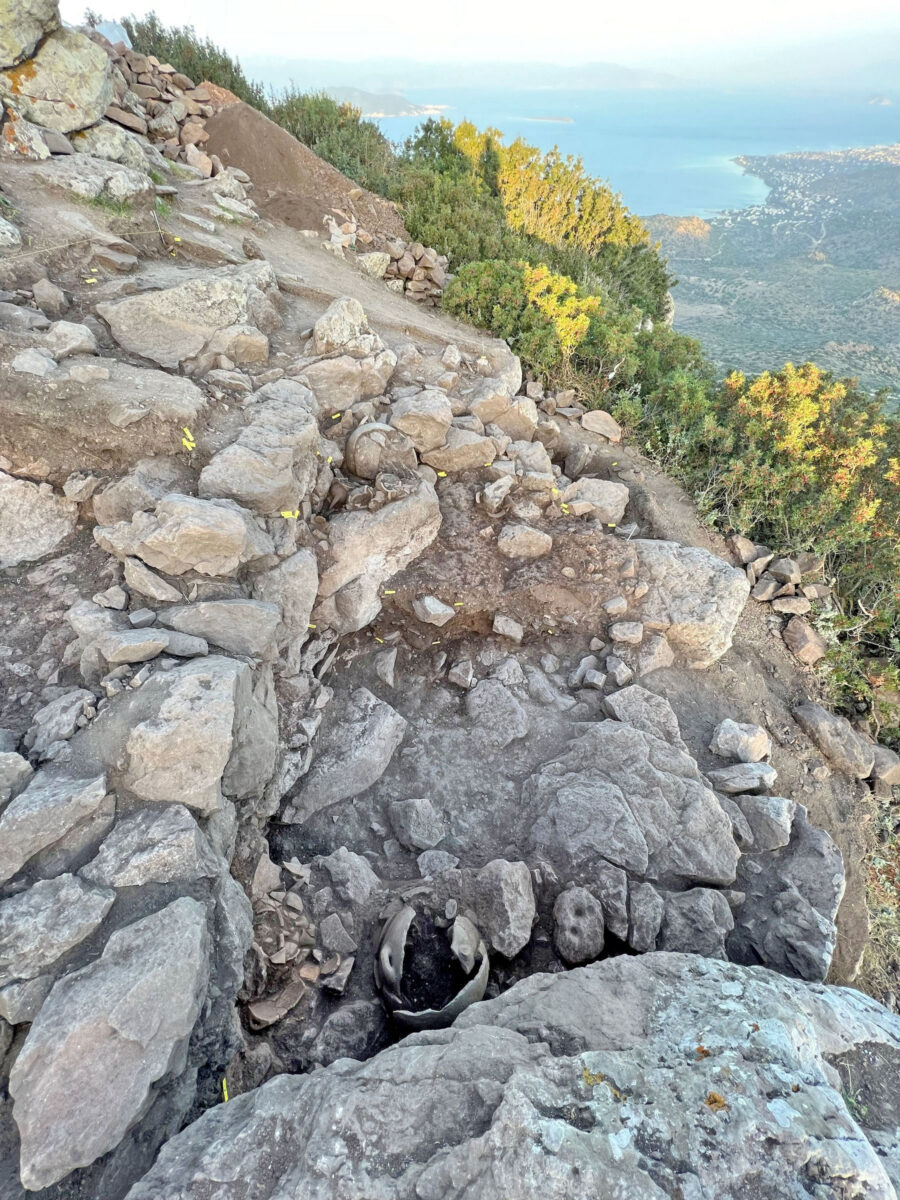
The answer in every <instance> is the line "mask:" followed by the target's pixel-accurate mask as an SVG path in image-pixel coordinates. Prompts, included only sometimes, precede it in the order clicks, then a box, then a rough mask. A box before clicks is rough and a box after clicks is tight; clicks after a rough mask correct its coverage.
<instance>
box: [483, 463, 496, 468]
mask: <svg viewBox="0 0 900 1200" xmlns="http://www.w3.org/2000/svg"><path fill="white" fill-rule="evenodd" d="M484 465H485V466H486V467H492V466H493V465H494V464H493V463H485V464H484Z"/></svg>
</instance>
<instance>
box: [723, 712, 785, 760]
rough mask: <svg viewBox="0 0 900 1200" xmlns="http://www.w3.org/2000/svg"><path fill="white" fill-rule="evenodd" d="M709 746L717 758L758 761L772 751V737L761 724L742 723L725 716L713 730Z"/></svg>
mask: <svg viewBox="0 0 900 1200" xmlns="http://www.w3.org/2000/svg"><path fill="white" fill-rule="evenodd" d="M709 748H710V750H711V751H712V752H713V754H716V755H718V756H719V758H736V759H738V760H739V761H740V762H760V761H761V760H762V759H764V758H768V757H769V755H770V754H771V753H772V739H771V738H770V737H769V735H768V733H766V731H765V729H763V728H762V726H761V725H744V724H741V723H740V722H738V721H732V720H731V719H730V718H726V719H725V720H724V721H720V722H719V724H718V725H717V726H716V728H715V730H714V731H713V735H712V741H711V742H710V744H709Z"/></svg>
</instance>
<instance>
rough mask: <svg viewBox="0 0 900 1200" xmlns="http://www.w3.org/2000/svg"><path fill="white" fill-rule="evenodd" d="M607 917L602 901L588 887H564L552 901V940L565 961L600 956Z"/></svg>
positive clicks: (577, 961) (578, 961) (577, 964)
mask: <svg viewBox="0 0 900 1200" xmlns="http://www.w3.org/2000/svg"><path fill="white" fill-rule="evenodd" d="M605 928H606V921H605V917H604V912H603V905H602V904H601V903H600V901H599V900H597V899H596V897H595V896H593V895H592V894H591V893H590V892H589V891H588V890H587V888H581V887H574V888H566V890H565V891H563V892H560V894H559V895H558V896H557V898H556V903H555V904H554V905H553V942H554V945H555V946H556V949H557V951H558V952H559V954H560V955H561V957H562V958H563V959H565V961H566V962H567V963H571V964H572V965H573V966H579V965H580V964H581V963H586V962H591V961H592V960H593V959H595V958H599V957H600V954H601V953H602V951H603V945H604V931H605Z"/></svg>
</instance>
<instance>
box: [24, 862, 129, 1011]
mask: <svg viewBox="0 0 900 1200" xmlns="http://www.w3.org/2000/svg"><path fill="white" fill-rule="evenodd" d="M114 899H115V892H113V891H111V890H110V889H109V888H105V887H95V886H93V885H91V884H90V883H85V882H84V881H83V880H81V879H79V878H78V877H77V876H75V875H68V874H66V875H58V876H57V877H56V878H55V879H43V880H40V881H39V882H37V883H35V884H34V885H33V886H32V887H30V888H28V890H27V891H24V892H19V893H18V894H17V895H15V896H11V897H10V898H9V899H8V900H3V901H0V989H2V988H4V987H6V986H7V985H9V984H11V983H16V982H19V981H22V980H27V979H34V978H35V977H36V976H38V975H43V974H45V973H46V972H47V971H49V970H50V969H51V968H53V967H54V966H55V964H56V963H57V962H59V960H60V959H62V958H63V957H64V956H65V955H66V954H68V953H69V951H70V950H73V949H74V948H75V947H76V946H78V945H80V944H81V943H82V942H83V941H84V940H85V938H88V937H90V935H91V934H92V933H93V932H94V930H95V929H97V928H98V927H99V925H100V923H101V922H102V921H103V918H104V917H105V916H106V914H107V913H108V912H109V910H110V908H111V907H112V903H113V900H114Z"/></svg>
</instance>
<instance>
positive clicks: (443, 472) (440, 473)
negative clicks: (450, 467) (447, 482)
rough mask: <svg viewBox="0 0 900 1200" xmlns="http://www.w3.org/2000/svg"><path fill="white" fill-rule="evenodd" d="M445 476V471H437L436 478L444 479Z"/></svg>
mask: <svg viewBox="0 0 900 1200" xmlns="http://www.w3.org/2000/svg"><path fill="white" fill-rule="evenodd" d="M446 478H447V472H446V471H438V479H446Z"/></svg>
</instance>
